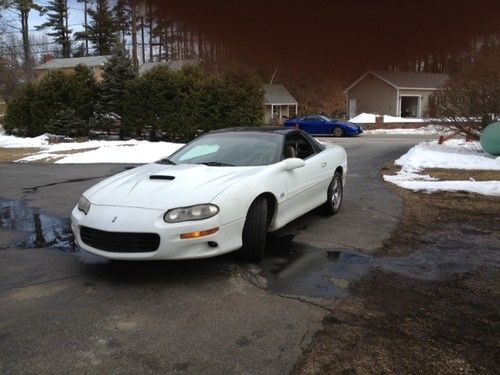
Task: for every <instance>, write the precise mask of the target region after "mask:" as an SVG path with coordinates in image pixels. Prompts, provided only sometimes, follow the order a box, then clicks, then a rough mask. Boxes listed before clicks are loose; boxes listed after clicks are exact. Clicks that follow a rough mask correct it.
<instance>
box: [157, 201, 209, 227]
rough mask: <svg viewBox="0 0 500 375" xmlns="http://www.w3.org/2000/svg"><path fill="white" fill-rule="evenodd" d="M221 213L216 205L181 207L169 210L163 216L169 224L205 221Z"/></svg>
mask: <svg viewBox="0 0 500 375" xmlns="http://www.w3.org/2000/svg"><path fill="white" fill-rule="evenodd" d="M218 213H219V207H217V206H216V205H214V204H197V205H195V206H191V207H180V208H174V209H172V210H169V211H167V212H166V213H165V215H164V216H163V220H165V221H166V222H167V223H179V222H181V221H191V220H203V219H208V218H209V217H212V216H215V215H217V214H218Z"/></svg>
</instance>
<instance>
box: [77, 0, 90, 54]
mask: <svg viewBox="0 0 500 375" xmlns="http://www.w3.org/2000/svg"><path fill="white" fill-rule="evenodd" d="M76 1H77V2H79V3H83V30H84V32H83V35H82V39H81V40H84V41H85V54H84V55H82V56H88V55H89V39H88V36H87V31H88V25H89V23H88V15H89V13H88V9H89V2H90V0H76Z"/></svg>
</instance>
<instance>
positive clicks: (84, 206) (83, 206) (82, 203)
mask: <svg viewBox="0 0 500 375" xmlns="http://www.w3.org/2000/svg"><path fill="white" fill-rule="evenodd" d="M78 209H79V210H80V211H82V212H83V213H84V214H85V215H87V214H88V213H89V210H90V202H89V200H88V199H87V198H85V197H84V196H83V195H82V197H81V198H80V200H79V201H78Z"/></svg>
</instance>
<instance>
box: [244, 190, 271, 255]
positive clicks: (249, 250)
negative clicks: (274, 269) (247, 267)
mask: <svg viewBox="0 0 500 375" xmlns="http://www.w3.org/2000/svg"><path fill="white" fill-rule="evenodd" d="M267 209H268V207H267V200H266V198H264V197H260V198H257V199H256V200H255V201H254V202H253V203H252V205H251V206H250V209H249V210H248V214H247V218H246V220H245V226H244V227H243V246H242V248H241V249H240V256H241V258H242V259H243V260H245V261H248V262H260V261H261V260H262V257H263V256H264V251H265V249H266V237H267Z"/></svg>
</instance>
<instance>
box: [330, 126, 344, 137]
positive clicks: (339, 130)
mask: <svg viewBox="0 0 500 375" xmlns="http://www.w3.org/2000/svg"><path fill="white" fill-rule="evenodd" d="M332 134H333V136H334V137H343V136H344V129H342V128H341V127H340V126H336V127H334V128H333V131H332Z"/></svg>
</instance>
